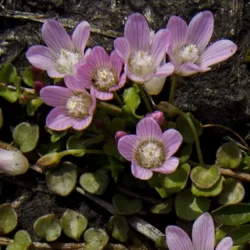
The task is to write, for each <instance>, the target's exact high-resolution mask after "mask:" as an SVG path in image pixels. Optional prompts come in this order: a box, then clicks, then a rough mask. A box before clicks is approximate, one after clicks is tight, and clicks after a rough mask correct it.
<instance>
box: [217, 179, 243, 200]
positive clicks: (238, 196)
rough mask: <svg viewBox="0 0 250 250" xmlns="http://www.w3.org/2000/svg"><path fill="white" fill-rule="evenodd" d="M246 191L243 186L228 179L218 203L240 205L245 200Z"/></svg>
mask: <svg viewBox="0 0 250 250" xmlns="http://www.w3.org/2000/svg"><path fill="white" fill-rule="evenodd" d="M244 196H245V189H244V187H243V185H242V184H241V183H240V182H239V181H237V180H235V179H233V178H228V179H226V180H225V182H224V184H223V190H222V192H221V193H220V195H219V196H218V201H219V203H220V204H221V205H226V204H235V203H239V202H241V201H242V200H243V199H244Z"/></svg>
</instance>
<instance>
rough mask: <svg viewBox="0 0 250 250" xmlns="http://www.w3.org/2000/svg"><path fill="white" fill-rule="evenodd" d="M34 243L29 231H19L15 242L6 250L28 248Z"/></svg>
mask: <svg viewBox="0 0 250 250" xmlns="http://www.w3.org/2000/svg"><path fill="white" fill-rule="evenodd" d="M31 245H32V241H31V239H30V236H29V233H28V232H27V231H25V230H20V231H18V232H17V233H16V234H15V236H14V242H13V243H12V244H10V245H8V247H7V248H6V250H28V249H29V247H30V246H31Z"/></svg>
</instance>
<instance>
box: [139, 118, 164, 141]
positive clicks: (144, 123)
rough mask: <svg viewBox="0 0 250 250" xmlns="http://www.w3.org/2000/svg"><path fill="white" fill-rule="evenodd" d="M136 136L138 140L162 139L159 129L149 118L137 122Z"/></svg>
mask: <svg viewBox="0 0 250 250" xmlns="http://www.w3.org/2000/svg"><path fill="white" fill-rule="evenodd" d="M136 134H137V136H138V138H139V139H140V140H144V139H158V138H161V137H162V131H161V127H160V126H159V124H158V123H157V122H156V121H155V120H154V119H152V118H150V117H146V118H143V119H142V120H140V121H139V122H138V124H137V126H136Z"/></svg>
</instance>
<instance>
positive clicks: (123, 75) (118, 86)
mask: <svg viewBox="0 0 250 250" xmlns="http://www.w3.org/2000/svg"><path fill="white" fill-rule="evenodd" d="M125 83H126V73H123V74H122V75H121V77H120V79H119V83H118V84H117V85H116V86H113V87H111V88H110V91H116V90H118V89H120V88H122V87H123V86H124V85H125Z"/></svg>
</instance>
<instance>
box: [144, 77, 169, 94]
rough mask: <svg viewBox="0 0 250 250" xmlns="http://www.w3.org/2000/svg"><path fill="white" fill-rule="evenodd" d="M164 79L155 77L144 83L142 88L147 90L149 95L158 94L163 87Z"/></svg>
mask: <svg viewBox="0 0 250 250" xmlns="http://www.w3.org/2000/svg"><path fill="white" fill-rule="evenodd" d="M165 81H166V77H163V78H161V77H155V78H152V79H151V80H149V81H147V82H145V83H144V89H145V90H146V91H147V93H148V94H149V95H158V94H159V93H160V92H161V90H162V88H163V87H164V83H165Z"/></svg>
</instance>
